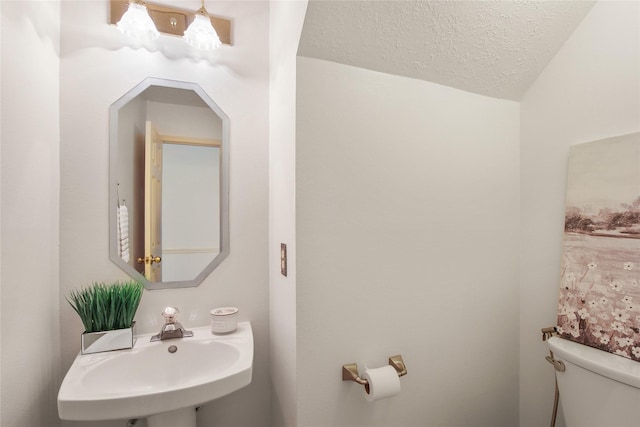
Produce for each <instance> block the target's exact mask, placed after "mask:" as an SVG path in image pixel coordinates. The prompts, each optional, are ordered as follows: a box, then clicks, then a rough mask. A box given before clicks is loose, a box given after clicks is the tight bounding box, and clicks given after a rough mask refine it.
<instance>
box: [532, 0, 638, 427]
mask: <svg viewBox="0 0 640 427" xmlns="http://www.w3.org/2000/svg"><path fill="white" fill-rule="evenodd" d="M639 27H640V3H639V2H637V1H634V2H609V1H604V2H603V1H601V2H598V3H597V4H596V5H595V7H594V8H593V9H592V10H591V11H590V12H589V14H588V15H587V17H586V18H585V20H584V21H583V22H582V23H581V24H580V26H579V27H578V28H577V29H576V31H575V32H574V33H573V35H572V36H571V37H570V38H569V40H568V41H567V42H566V44H565V45H564V46H563V47H562V49H561V50H560V51H559V52H558V54H557V55H556V56H555V57H554V59H553V60H552V61H551V62H550V63H549V65H548V66H547V68H546V69H545V70H544V71H543V73H542V74H541V75H540V77H539V78H538V79H537V80H536V82H535V83H534V84H533V85H532V86H531V88H530V89H529V90H528V91H527V93H526V94H525V96H524V98H523V99H522V102H521V116H520V121H521V136H520V139H521V158H520V162H521V169H522V170H521V201H522V209H521V211H522V215H521V217H522V241H521V253H522V256H521V265H520V286H521V289H520V426H521V427H529V426H531V427H534V426H535V427H538V426H542V425H548V423H549V419H550V416H551V408H552V404H553V388H554V385H553V384H554V383H553V375H554V371H553V369H552V368H551V366H550V365H549V364H548V363H547V362H546V361H545V360H544V357H545V356H546V355H547V354H548V349H547V347H546V345H545V344H544V343H542V341H541V335H540V329H541V328H543V327H546V326H553V325H555V324H556V323H555V322H556V310H557V298H558V287H559V283H558V280H559V279H558V278H559V274H560V257H561V245H562V232H563V222H564V197H565V189H566V187H565V182H566V172H567V169H566V165H567V157H568V147H569V146H570V145H572V144H579V143H583V142H588V141H594V140H599V139H603V138H608V137H612V136H616V135H623V134H628V133H632V132H637V131H638V130H640V28H639ZM558 425H559V426H560V425H563V424H560V423H559V424H558Z"/></svg>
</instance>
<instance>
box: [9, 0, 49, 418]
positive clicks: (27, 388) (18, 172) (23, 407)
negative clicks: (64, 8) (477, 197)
mask: <svg viewBox="0 0 640 427" xmlns="http://www.w3.org/2000/svg"><path fill="white" fill-rule="evenodd" d="M0 14H1V16H2V24H1V28H2V33H1V36H0V38H1V40H2V50H1V53H0V64H1V76H2V79H1V94H2V96H1V113H2V115H1V122H2V128H1V133H0V139H1V141H2V145H1V147H2V148H1V154H0V157H1V159H2V162H1V164H0V170H1V172H2V173H1V177H0V182H1V189H0V192H1V194H2V207H1V210H0V228H1V229H2V241H1V247H0V251H1V257H0V272H1V274H0V293H1V295H2V298H1V301H2V303H1V308H0V312H1V318H0V337H1V341H2V353H1V355H0V359H1V365H0V367H1V373H2V376H1V380H0V393H1V395H2V403H1V405H0V412H1V417H0V425H2V426H3V427H24V426H34V427H39V426H47V427H49V426H51V427H54V426H57V425H59V421H58V416H57V415H58V414H57V408H56V400H55V398H56V395H57V392H58V383H59V381H60V350H59V348H60V347H59V339H60V332H59V321H58V319H59V308H58V241H59V240H58V212H59V200H58V195H59V175H60V168H59V162H58V159H59V138H60V130H59V117H60V115H59V108H58V99H59V98H58V90H59V72H58V70H59V68H58V66H59V58H58V52H59V49H60V43H59V40H60V20H59V15H60V4H59V3H56V2H18V1H15V2H14V1H3V2H0Z"/></svg>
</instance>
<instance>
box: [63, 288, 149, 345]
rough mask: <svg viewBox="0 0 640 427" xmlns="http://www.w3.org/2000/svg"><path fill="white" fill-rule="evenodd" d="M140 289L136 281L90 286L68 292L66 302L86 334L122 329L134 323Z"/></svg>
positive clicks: (140, 295) (141, 289)
mask: <svg viewBox="0 0 640 427" xmlns="http://www.w3.org/2000/svg"><path fill="white" fill-rule="evenodd" d="M143 289H144V286H143V285H142V284H141V283H139V282H137V281H135V280H130V281H128V282H115V283H109V284H106V283H93V284H92V285H91V286H89V287H86V288H82V289H80V290H77V291H71V292H70V293H69V296H68V297H67V302H68V303H69V304H70V305H71V307H73V309H74V310H75V311H76V313H78V316H80V319H81V320H82V324H83V325H84V329H85V332H98V331H112V330H114V329H125V328H128V327H130V326H131V324H132V323H133V317H134V316H135V314H136V310H137V309H138V305H139V304H140V298H141V297H142V291H143Z"/></svg>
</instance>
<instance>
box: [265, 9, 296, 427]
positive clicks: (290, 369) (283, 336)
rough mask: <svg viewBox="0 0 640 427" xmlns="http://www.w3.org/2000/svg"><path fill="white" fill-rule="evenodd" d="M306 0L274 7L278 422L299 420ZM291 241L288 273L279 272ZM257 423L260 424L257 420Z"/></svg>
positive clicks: (272, 239) (272, 229)
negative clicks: (299, 173) (299, 153)
mask: <svg viewBox="0 0 640 427" xmlns="http://www.w3.org/2000/svg"><path fill="white" fill-rule="evenodd" d="M306 10H307V0H294V1H289V0H284V1H272V2H271V3H270V9H269V22H270V23H269V37H270V42H269V62H270V93H269V188H270V193H269V233H270V235H269V312H270V316H271V317H270V326H271V333H270V337H271V381H272V384H273V390H272V391H273V394H272V407H273V425H274V426H278V427H294V426H297V425H298V422H297V395H296V376H299V375H303V374H302V373H300V372H299V371H298V370H297V367H296V234H295V220H296V218H295V180H296V178H295V144H296V140H295V123H296V99H295V98H296V53H297V50H298V41H299V40H300V33H301V31H302V23H303V21H304V15H305V12H306ZM280 243H285V244H287V254H288V258H289V260H288V268H287V270H288V271H287V276H286V277H285V276H283V275H281V274H280ZM256 427H258V426H256Z"/></svg>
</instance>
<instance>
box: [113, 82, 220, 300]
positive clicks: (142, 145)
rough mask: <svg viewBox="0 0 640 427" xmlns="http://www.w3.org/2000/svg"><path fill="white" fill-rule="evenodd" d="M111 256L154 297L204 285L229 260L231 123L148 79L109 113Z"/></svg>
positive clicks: (197, 98)
mask: <svg viewBox="0 0 640 427" xmlns="http://www.w3.org/2000/svg"><path fill="white" fill-rule="evenodd" d="M109 132H110V135H109V146H110V154H109V161H110V164H109V168H110V170H109V174H110V178H109V185H110V189H109V256H110V259H111V260H112V261H113V262H114V263H115V264H117V265H118V266H120V268H122V269H123V270H124V271H125V272H127V273H128V274H129V275H130V276H131V277H132V278H134V279H136V280H139V281H141V282H143V283H144V284H145V286H146V287H147V288H148V289H163V288H179V287H192V286H198V285H199V284H200V283H201V282H202V281H203V280H204V279H205V278H206V277H207V276H208V275H209V274H210V273H211V272H212V271H213V270H214V269H215V268H216V267H217V266H218V265H219V264H220V263H221V262H222V260H223V259H224V258H225V257H226V256H227V255H228V253H229V214H228V205H229V203H228V199H229V118H228V117H227V115H226V114H225V113H224V112H223V111H222V110H221V109H220V107H218V105H217V104H216V103H215V102H214V101H213V100H212V99H211V98H210V97H209V96H208V95H207V94H206V92H205V91H204V90H203V89H202V88H201V87H200V86H198V85H197V84H195V83H188V82H180V81H173V80H164V79H156V78H147V79H145V80H144V81H142V82H141V83H139V84H138V85H136V86H135V87H134V88H133V89H131V90H130V91H128V92H127V93H125V94H124V95H123V96H122V97H121V98H120V99H118V100H117V101H116V102H114V103H113V105H111V107H110V110H109Z"/></svg>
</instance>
